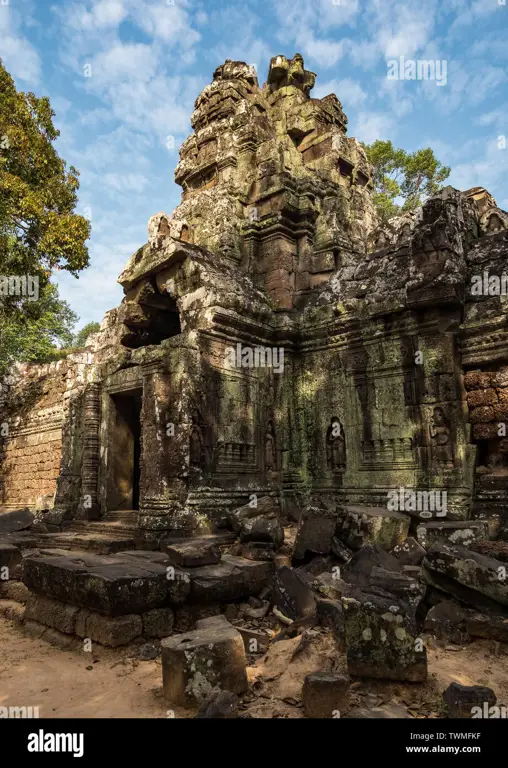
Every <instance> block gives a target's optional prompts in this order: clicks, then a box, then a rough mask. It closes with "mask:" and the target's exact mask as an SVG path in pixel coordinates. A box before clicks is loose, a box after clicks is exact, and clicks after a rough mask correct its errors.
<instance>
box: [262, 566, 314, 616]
mask: <svg viewBox="0 0 508 768" xmlns="http://www.w3.org/2000/svg"><path fill="white" fill-rule="evenodd" d="M272 603H273V604H274V606H275V607H276V608H278V609H279V611H281V612H282V613H283V614H284V616H287V618H288V619H291V620H292V621H296V619H300V618H304V617H305V616H311V615H312V614H313V613H315V611H316V598H315V596H314V592H313V591H312V589H311V586H310V580H309V579H308V578H307V577H305V575H304V574H302V573H300V572H299V571H298V570H296V569H295V568H288V567H287V566H283V567H282V568H279V570H278V571H277V573H276V574H275V575H274V577H273V581H272Z"/></svg>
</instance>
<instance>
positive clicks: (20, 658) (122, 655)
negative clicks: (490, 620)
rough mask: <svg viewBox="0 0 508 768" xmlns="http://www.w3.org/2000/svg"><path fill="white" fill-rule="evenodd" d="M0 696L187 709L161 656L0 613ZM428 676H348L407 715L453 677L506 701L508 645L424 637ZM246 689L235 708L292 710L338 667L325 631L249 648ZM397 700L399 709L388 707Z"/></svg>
mask: <svg viewBox="0 0 508 768" xmlns="http://www.w3.org/2000/svg"><path fill="white" fill-rule="evenodd" d="M0 648H1V654H0V706H39V708H40V709H39V715H40V717H85V718H93V717H106V718H112V717H114V718H122V717H149V718H166V717H172V716H174V717H192V716H193V715H194V713H193V712H189V711H188V710H187V711H186V710H182V709H178V708H176V707H173V706H172V705H169V704H168V703H167V702H165V701H164V698H163V696H162V688H161V680H162V673H161V664H160V659H157V660H156V661H139V660H138V659H137V657H136V655H135V653H136V651H135V649H133V648H131V649H125V650H122V651H112V650H107V649H104V648H102V647H99V646H95V650H94V652H93V653H85V652H80V651H78V650H71V651H69V650H61V649H59V648H55V647H54V646H52V645H49V644H48V643H47V642H45V641H42V640H36V639H33V638H31V637H27V636H25V635H24V633H23V630H22V628H21V627H20V626H19V625H18V624H15V623H14V622H11V621H8V620H6V619H0ZM427 649H428V653H429V678H428V681H427V683H425V684H424V685H421V684H419V685H417V684H413V685H412V684H404V683H388V682H386V681H374V680H369V681H356V682H354V683H353V685H352V688H351V703H352V706H355V707H367V708H369V707H375V706H384V705H386V706H394V707H395V711H396V712H397V711H400V712H402V711H403V710H404V711H405V712H406V713H407V715H408V716H410V717H417V718H418V717H438V716H439V714H440V711H441V694H442V692H443V690H444V689H445V688H446V687H447V686H448V685H449V683H451V682H452V681H453V680H456V681H457V682H459V683H462V684H464V685H473V684H477V685H487V686H489V687H491V688H493V689H494V691H495V692H496V694H497V697H498V705H501V704H503V705H505V706H506V705H508V646H499V645H498V644H496V643H494V642H493V641H489V640H478V641H476V642H474V643H471V644H469V645H466V646H464V647H455V646H447V647H446V648H442V647H437V646H436V644H435V643H434V642H433V641H432V640H429V641H428V642H427ZM249 662H250V663H251V666H250V667H249V668H248V677H249V680H250V683H251V685H250V689H249V692H248V693H247V694H246V695H245V696H244V697H242V703H241V707H240V713H239V714H240V716H243V717H254V718H258V717H261V718H267V717H268V718H287V717H302V716H303V711H302V703H301V689H302V684H303V680H304V677H305V675H307V674H308V673H309V672H313V671H318V670H319V671H331V670H333V671H338V672H345V671H346V665H345V656H344V654H342V653H338V652H337V650H336V647H335V644H334V641H333V639H332V636H331V635H330V633H329V632H327V631H312V632H310V633H307V634H306V635H305V636H304V637H303V638H302V637H297V638H290V639H287V640H282V641H280V642H277V643H274V644H272V646H271V647H270V649H269V650H268V652H267V654H265V655H264V656H262V657H261V656H259V657H257V658H254V657H249ZM397 707H400V708H402V709H400V710H397Z"/></svg>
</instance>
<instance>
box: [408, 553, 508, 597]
mask: <svg viewBox="0 0 508 768" xmlns="http://www.w3.org/2000/svg"><path fill="white" fill-rule="evenodd" d="M423 566H424V575H425V578H426V580H427V581H428V582H429V583H430V584H432V585H433V586H435V587H437V588H438V589H441V590H443V591H445V592H448V593H450V594H452V595H454V596H455V597H456V598H457V599H458V600H460V601H461V602H466V603H467V602H470V603H471V604H472V605H476V604H477V603H478V601H479V598H478V595H480V596H482V597H484V598H487V600H488V601H490V602H489V604H490V603H492V602H494V603H499V604H500V605H502V606H508V567H507V566H506V564H503V563H501V562H500V561H499V560H494V559H493V558H491V557H486V556H485V555H480V554H479V553H478V552H473V551H472V550H470V549H466V547H459V546H452V545H450V544H443V543H440V542H436V543H435V544H433V545H432V547H431V548H430V549H429V551H428V552H427V555H426V557H425V559H424V561H423ZM471 593H472V594H471ZM482 602H483V601H482Z"/></svg>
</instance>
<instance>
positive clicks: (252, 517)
mask: <svg viewBox="0 0 508 768" xmlns="http://www.w3.org/2000/svg"><path fill="white" fill-rule="evenodd" d="M229 521H230V524H231V527H232V528H233V530H234V531H235V532H236V533H238V535H239V536H240V541H242V542H246V541H269V542H272V543H273V545H274V547H275V549H278V548H279V547H280V546H281V545H282V543H283V541H284V528H283V527H282V524H281V522H280V519H279V505H278V503H277V502H276V500H275V499H273V498H271V497H270V496H263V498H261V499H259V500H258V502H257V506H256V507H251V506H250V504H245V505H244V506H243V507H239V508H238V509H235V510H233V511H232V512H230V514H229Z"/></svg>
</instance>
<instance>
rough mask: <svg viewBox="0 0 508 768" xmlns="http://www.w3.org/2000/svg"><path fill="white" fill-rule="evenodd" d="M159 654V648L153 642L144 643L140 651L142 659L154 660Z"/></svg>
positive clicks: (139, 656)
mask: <svg viewBox="0 0 508 768" xmlns="http://www.w3.org/2000/svg"><path fill="white" fill-rule="evenodd" d="M158 655H159V649H158V648H157V646H156V645H154V644H153V643H144V645H142V646H141V648H140V649H139V652H138V658H139V660H140V661H154V659H156V658H157V656H158Z"/></svg>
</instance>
